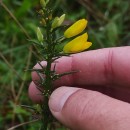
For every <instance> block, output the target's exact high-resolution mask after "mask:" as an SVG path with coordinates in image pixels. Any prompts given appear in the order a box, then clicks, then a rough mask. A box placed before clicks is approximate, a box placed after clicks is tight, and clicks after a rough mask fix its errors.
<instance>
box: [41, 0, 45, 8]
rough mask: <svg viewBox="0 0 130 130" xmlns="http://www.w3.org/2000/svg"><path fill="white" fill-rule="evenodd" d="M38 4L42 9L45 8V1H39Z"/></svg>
mask: <svg viewBox="0 0 130 130" xmlns="http://www.w3.org/2000/svg"><path fill="white" fill-rule="evenodd" d="M40 4H41V6H42V7H43V8H44V7H46V2H45V0H40Z"/></svg>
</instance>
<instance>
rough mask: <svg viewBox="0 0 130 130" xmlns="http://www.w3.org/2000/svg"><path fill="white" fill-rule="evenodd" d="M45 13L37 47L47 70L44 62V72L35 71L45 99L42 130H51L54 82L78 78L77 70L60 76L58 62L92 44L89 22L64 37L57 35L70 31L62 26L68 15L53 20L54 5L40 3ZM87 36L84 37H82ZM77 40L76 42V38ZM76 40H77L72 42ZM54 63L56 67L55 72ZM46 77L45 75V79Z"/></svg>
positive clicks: (77, 24) (78, 24)
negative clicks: (73, 76)
mask: <svg viewBox="0 0 130 130" xmlns="http://www.w3.org/2000/svg"><path fill="white" fill-rule="evenodd" d="M40 5H41V9H40V10H39V11H38V15H39V17H40V23H41V27H38V28H37V41H38V42H35V45H36V47H37V51H38V54H39V57H42V58H41V61H46V63H47V64H46V66H42V64H41V63H40V61H39V62H38V64H39V65H40V67H41V69H33V71H36V73H37V74H38V76H39V78H40V80H39V81H35V82H36V84H37V88H38V89H39V90H40V91H41V93H42V95H43V102H42V103H41V105H40V109H39V113H40V114H41V120H42V126H41V130H47V129H48V127H49V126H50V124H51V123H52V122H53V120H54V119H53V117H52V115H51V112H50V110H49V107H48V100H49V96H50V95H51V93H52V92H53V90H54V87H53V82H54V81H55V80H57V79H59V78H61V77H62V76H65V75H68V74H74V73H76V72H77V70H73V71H71V72H64V73H60V74H59V73H57V72H56V71H55V68H56V64H57V63H56V62H55V61H56V60H57V59H59V58H61V57H62V56H69V55H70V54H72V53H78V52H81V51H85V50H86V49H88V48H89V47H90V46H91V45H92V43H91V42H87V39H88V34H87V33H86V32H84V30H85V28H86V26H87V20H86V19H81V20H78V21H77V22H75V23H74V24H73V25H71V26H70V27H69V28H68V29H66V30H65V31H64V32H63V33H62V34H61V33H60V34H61V36H59V35H57V32H58V31H63V29H65V28H66V26H65V25H62V24H63V22H64V20H65V14H62V15H61V16H60V17H58V16H57V17H55V16H53V10H52V9H51V1H49V0H40ZM81 33H83V34H81ZM73 37H74V38H73ZM69 38H73V40H70V41H69V42H67V41H68V40H69ZM63 42H67V43H66V44H65V46H64V47H63V49H62V50H60V49H58V46H59V45H60V44H62V43H63ZM52 63H54V64H55V65H54V67H53V68H52V67H51V66H52ZM43 75H45V76H44V77H43Z"/></svg>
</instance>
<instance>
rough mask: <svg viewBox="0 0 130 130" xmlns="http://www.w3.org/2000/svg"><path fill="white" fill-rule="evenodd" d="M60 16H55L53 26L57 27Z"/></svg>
mask: <svg viewBox="0 0 130 130" xmlns="http://www.w3.org/2000/svg"><path fill="white" fill-rule="evenodd" d="M58 22H59V17H55V19H54V21H53V22H52V28H53V29H54V28H56V27H57V26H58Z"/></svg>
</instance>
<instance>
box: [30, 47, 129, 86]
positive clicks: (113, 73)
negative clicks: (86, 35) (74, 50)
mask: <svg viewBox="0 0 130 130" xmlns="http://www.w3.org/2000/svg"><path fill="white" fill-rule="evenodd" d="M129 52H130V47H118V48H107V49H99V50H94V51H88V52H83V53H79V54H74V55H72V56H71V57H63V58H61V59H59V60H58V63H57V66H56V71H57V72H58V73H63V72H66V71H71V70H79V72H77V73H75V74H72V75H68V76H64V77H62V78H60V79H59V80H57V81H56V86H63V85H69V86H77V85H80V86H85V85H111V84H112V85H121V86H127V87H129V86H130V60H128V59H130V53H129ZM35 67H36V68H37V67H38V65H36V66H35ZM32 77H33V80H35V79H36V74H34V73H33V74H32Z"/></svg>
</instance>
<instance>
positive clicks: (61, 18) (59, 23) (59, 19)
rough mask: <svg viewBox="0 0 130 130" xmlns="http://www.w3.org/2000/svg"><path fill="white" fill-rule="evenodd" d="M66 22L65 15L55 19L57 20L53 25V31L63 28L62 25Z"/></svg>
mask: <svg viewBox="0 0 130 130" xmlns="http://www.w3.org/2000/svg"><path fill="white" fill-rule="evenodd" d="M64 20H65V14H63V15H61V16H60V17H55V19H54V21H53V23H52V29H54V28H57V27H59V26H61V24H62V23H63V22H64Z"/></svg>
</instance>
